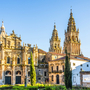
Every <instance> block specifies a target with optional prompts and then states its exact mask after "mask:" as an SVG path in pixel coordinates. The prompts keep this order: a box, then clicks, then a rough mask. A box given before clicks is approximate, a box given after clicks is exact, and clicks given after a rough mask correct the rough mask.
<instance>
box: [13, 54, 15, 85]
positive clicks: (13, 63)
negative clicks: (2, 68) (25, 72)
mask: <svg viewBox="0 0 90 90" xmlns="http://www.w3.org/2000/svg"><path fill="white" fill-rule="evenodd" d="M13 85H15V56H14V58H13Z"/></svg>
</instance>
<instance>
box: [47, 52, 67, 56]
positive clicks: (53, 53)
mask: <svg viewBox="0 0 90 90" xmlns="http://www.w3.org/2000/svg"><path fill="white" fill-rule="evenodd" d="M48 53H50V54H52V55H61V56H65V55H66V54H62V53H56V52H48Z"/></svg>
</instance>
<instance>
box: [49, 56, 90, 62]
mask: <svg viewBox="0 0 90 90" xmlns="http://www.w3.org/2000/svg"><path fill="white" fill-rule="evenodd" d="M70 59H76V60H85V61H89V62H90V58H87V57H84V56H74V55H71V56H70ZM59 60H65V56H64V57H61V58H57V59H55V60H49V62H53V61H59Z"/></svg>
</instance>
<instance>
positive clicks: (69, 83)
mask: <svg viewBox="0 0 90 90" xmlns="http://www.w3.org/2000/svg"><path fill="white" fill-rule="evenodd" d="M65 53H66V56H65V72H64V75H65V86H66V88H67V89H68V88H72V70H71V68H70V67H71V65H70V53H69V54H67V50H66V49H65Z"/></svg>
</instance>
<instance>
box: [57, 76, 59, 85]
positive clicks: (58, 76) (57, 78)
mask: <svg viewBox="0 0 90 90" xmlns="http://www.w3.org/2000/svg"><path fill="white" fill-rule="evenodd" d="M56 84H59V75H57V76H56Z"/></svg>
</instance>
